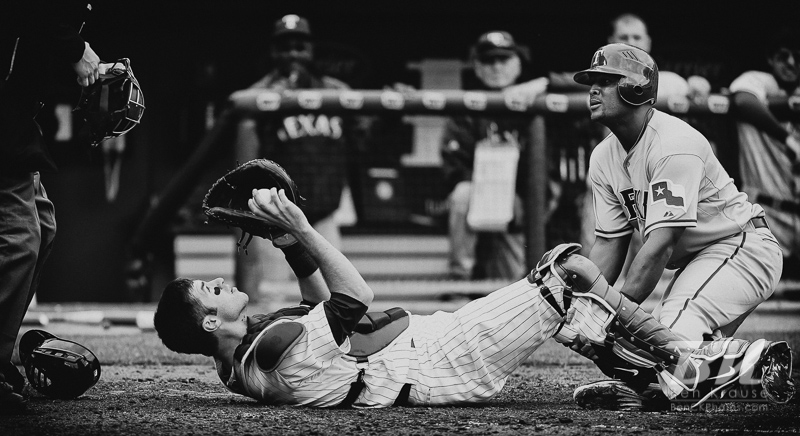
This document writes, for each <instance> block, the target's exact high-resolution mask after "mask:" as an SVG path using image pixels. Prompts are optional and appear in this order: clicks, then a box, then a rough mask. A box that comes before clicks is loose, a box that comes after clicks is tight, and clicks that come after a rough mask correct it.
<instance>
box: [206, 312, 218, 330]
mask: <svg viewBox="0 0 800 436" xmlns="http://www.w3.org/2000/svg"><path fill="white" fill-rule="evenodd" d="M221 325H222V321H221V320H220V319H219V318H217V316H216V315H206V316H205V317H204V318H203V330H205V331H207V332H214V331H216V330H217V329H218V328H219V327H220V326H221Z"/></svg>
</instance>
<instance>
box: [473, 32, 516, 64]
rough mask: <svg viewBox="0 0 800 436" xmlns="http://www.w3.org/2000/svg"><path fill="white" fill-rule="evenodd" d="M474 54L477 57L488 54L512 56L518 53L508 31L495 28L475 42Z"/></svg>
mask: <svg viewBox="0 0 800 436" xmlns="http://www.w3.org/2000/svg"><path fill="white" fill-rule="evenodd" d="M474 50H475V55H476V56H478V57H479V58H481V57H488V56H512V55H517V54H519V47H518V46H517V43H516V42H515V41H514V37H513V36H511V34H510V33H508V32H504V31H500V30H495V31H491V32H486V33H484V34H483V35H481V36H480V37H479V38H478V42H477V43H475V47H474Z"/></svg>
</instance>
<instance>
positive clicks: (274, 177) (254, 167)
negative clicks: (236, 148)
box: [203, 159, 300, 250]
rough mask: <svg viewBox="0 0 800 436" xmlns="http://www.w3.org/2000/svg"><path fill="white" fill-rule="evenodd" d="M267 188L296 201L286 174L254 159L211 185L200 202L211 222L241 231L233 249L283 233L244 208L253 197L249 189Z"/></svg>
mask: <svg viewBox="0 0 800 436" xmlns="http://www.w3.org/2000/svg"><path fill="white" fill-rule="evenodd" d="M269 188H278V190H280V189H283V190H284V191H285V192H286V197H287V198H288V199H289V200H291V201H292V202H294V203H297V200H298V198H300V196H299V195H297V186H296V185H295V183H294V181H292V179H291V177H289V174H288V173H287V172H286V170H284V169H283V168H282V167H281V166H280V165H278V164H277V163H275V162H273V161H271V160H268V159H254V160H251V161H250V162H246V163H244V164H242V165H239V166H238V167H236V168H235V169H233V170H231V171H229V172H228V173H227V174H225V175H224V176H222V177H220V178H219V179H218V180H217V181H216V182H214V184H213V185H212V186H211V189H209V190H208V192H207V193H206V196H205V198H203V212H204V213H205V214H206V216H208V218H209V219H210V220H212V221H217V222H220V223H224V224H227V225H229V226H233V227H238V228H240V229H242V237H241V238H240V239H239V243H238V244H237V245H239V246H240V247H243V248H244V249H245V250H247V244H249V243H250V241H251V240H252V239H253V235H255V236H260V237H262V238H264V239H269V240H271V241H273V242H274V241H275V239H276V238H280V237H281V236H284V235H286V234H287V232H286V231H285V230H283V229H281V228H280V227H276V226H273V225H271V224H269V223H268V222H267V221H266V220H264V219H263V218H261V217H259V216H258V215H256V214H254V213H253V212H251V211H250V207H249V206H248V205H247V201H248V200H249V199H251V198H252V197H253V194H252V191H253V189H269ZM248 233H249V237H248V238H247V240H246V241H245V236H247V234H248Z"/></svg>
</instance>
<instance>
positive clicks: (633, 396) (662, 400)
mask: <svg viewBox="0 0 800 436" xmlns="http://www.w3.org/2000/svg"><path fill="white" fill-rule="evenodd" d="M573 398H574V399H575V402H576V403H577V404H578V406H580V407H582V408H584V409H605V410H625V411H642V410H645V411H648V410H649V411H652V410H666V409H667V408H669V400H668V399H667V397H666V396H664V394H663V393H662V392H661V389H660V388H659V386H658V384H657V383H652V384H650V385H649V386H648V387H647V388H645V389H644V390H642V391H641V392H638V391H636V390H634V389H633V388H631V387H630V386H628V385H626V384H625V383H623V382H621V381H619V380H602V381H598V382H594V383H589V384H588V385H583V386H580V387H578V388H577V389H575V393H574V394H573Z"/></svg>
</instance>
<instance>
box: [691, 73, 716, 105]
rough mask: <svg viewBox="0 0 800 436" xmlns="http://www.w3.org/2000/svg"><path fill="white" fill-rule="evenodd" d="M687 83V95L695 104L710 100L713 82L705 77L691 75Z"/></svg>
mask: <svg viewBox="0 0 800 436" xmlns="http://www.w3.org/2000/svg"><path fill="white" fill-rule="evenodd" d="M686 83H687V84H688V85H689V91H688V93H687V97H688V98H689V99H690V100H692V101H693V102H695V104H700V103H702V102H704V101H706V100H708V96H709V94H711V83H709V82H708V80H707V79H706V78H705V77H703V76H690V77H689V78H688V79H686Z"/></svg>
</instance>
